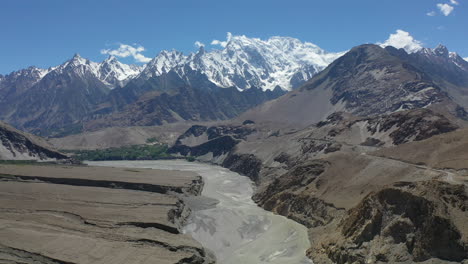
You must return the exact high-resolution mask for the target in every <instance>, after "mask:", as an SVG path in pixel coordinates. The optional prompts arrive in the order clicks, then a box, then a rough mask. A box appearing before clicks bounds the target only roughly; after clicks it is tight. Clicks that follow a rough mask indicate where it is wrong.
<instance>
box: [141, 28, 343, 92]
mask: <svg viewBox="0 0 468 264" xmlns="http://www.w3.org/2000/svg"><path fill="white" fill-rule="evenodd" d="M343 54H344V53H327V52H325V51H324V50H322V49H320V48H319V47H318V46H316V45H314V44H312V43H308V42H301V41H300V40H298V39H295V38H289V37H272V38H269V39H268V40H261V39H258V38H248V37H246V36H231V35H228V40H227V41H226V44H225V47H224V48H223V49H221V50H218V49H215V50H211V51H206V50H205V48H204V47H203V46H202V47H200V49H199V50H198V52H196V53H191V54H189V55H188V56H186V55H184V54H182V53H181V52H178V51H162V52H161V53H159V54H158V55H157V56H156V57H155V58H154V59H153V60H151V61H150V62H149V63H148V64H147V66H146V68H145V69H144V70H143V72H142V73H141V74H140V77H141V78H144V79H149V78H151V77H155V76H160V75H162V74H164V73H168V72H169V71H175V72H176V73H177V74H178V75H179V76H180V77H182V78H184V75H185V72H186V70H187V67H188V68H189V69H190V70H193V71H197V72H200V73H202V74H204V75H206V76H207V77H208V79H209V80H210V81H211V82H213V83H214V84H215V85H217V86H219V87H224V88H225V87H237V88H238V89H239V90H245V89H249V88H252V87H257V88H262V89H263V90H273V89H274V88H276V87H277V86H279V87H281V88H282V89H284V90H292V89H293V88H296V87H298V86H299V85H301V84H302V83H304V82H305V81H307V80H308V79H310V78H311V77H312V76H313V75H315V74H316V73H317V72H319V71H321V70H323V69H324V68H325V67H326V66H328V65H329V64H330V63H331V62H333V61H334V60H335V59H336V58H338V57H340V56H341V55H343Z"/></svg>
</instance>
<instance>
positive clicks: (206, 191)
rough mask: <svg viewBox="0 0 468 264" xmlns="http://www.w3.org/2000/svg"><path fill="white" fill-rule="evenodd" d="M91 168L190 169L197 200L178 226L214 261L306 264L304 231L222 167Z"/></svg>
mask: <svg viewBox="0 0 468 264" xmlns="http://www.w3.org/2000/svg"><path fill="white" fill-rule="evenodd" d="M89 164H90V165H95V166H112V167H130V168H154V169H165V170H182V171H193V172H196V173H198V174H199V175H201V176H202V177H203V180H204V182H205V186H204V188H203V191H202V197H198V198H197V197H195V198H193V199H186V202H187V204H188V206H189V207H190V208H191V209H192V214H191V216H190V218H189V220H188V223H187V225H186V226H185V227H184V230H183V231H184V232H185V233H187V234H190V235H191V236H192V237H193V238H194V239H196V240H197V241H199V242H200V243H201V244H202V245H203V246H204V247H205V248H207V249H209V250H210V251H212V252H213V253H214V254H215V256H216V258H217V263H221V264H230V263H245V264H248V263H252V264H260V263H278V264H279V263H281V264H283V263H288V264H303V263H304V264H305V263H312V261H311V260H309V259H308V258H306V257H305V251H306V250H307V248H309V247H310V242H309V239H308V236H307V228H306V227H305V226H303V225H300V224H298V223H296V222H294V221H292V220H289V219H287V218H285V217H283V216H279V215H275V214H273V213H271V212H268V211H265V210H264V209H262V208H261V207H259V206H257V205H256V204H255V203H254V201H253V200H252V199H251V197H252V194H253V188H252V186H253V184H252V181H251V180H250V179H249V178H247V177H245V176H241V175H239V174H237V173H235V172H231V171H229V170H227V169H225V168H222V167H219V166H214V165H208V164H204V163H197V162H187V161H181V160H165V161H105V162H89Z"/></svg>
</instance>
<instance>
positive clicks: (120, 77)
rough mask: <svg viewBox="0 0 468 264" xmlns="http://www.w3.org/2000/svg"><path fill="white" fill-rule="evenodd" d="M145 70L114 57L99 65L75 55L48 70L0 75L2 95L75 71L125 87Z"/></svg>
mask: <svg viewBox="0 0 468 264" xmlns="http://www.w3.org/2000/svg"><path fill="white" fill-rule="evenodd" d="M143 68H144V66H138V65H128V64H124V63H121V62H119V61H118V60H117V59H116V58H115V57H113V56H110V57H109V58H107V59H105V60H104V61H102V62H100V63H98V62H93V61H90V60H88V59H85V58H83V57H81V56H80V55H79V54H75V55H74V56H73V58H71V59H70V60H67V61H66V62H64V63H63V64H61V65H58V66H55V67H50V68H48V69H41V68H38V67H35V66H31V67H29V68H26V69H22V70H19V71H15V72H12V73H10V74H8V75H5V76H3V75H0V93H6V90H7V88H9V89H8V90H11V88H12V87H13V88H14V89H15V91H14V92H15V93H16V94H17V93H18V92H22V91H24V90H27V89H28V88H30V87H32V86H33V85H34V84H36V83H38V82H39V81H40V80H42V79H43V78H44V77H45V76H46V75H47V74H49V73H51V72H55V73H56V74H63V73H66V72H67V71H73V72H74V73H76V74H78V76H82V77H86V76H89V75H91V76H94V77H96V78H97V79H99V80H100V81H102V82H103V83H104V84H105V85H106V86H107V87H108V88H110V89H113V88H115V87H117V86H123V85H125V84H126V83H127V82H128V81H129V80H131V79H132V78H134V77H136V76H137V75H138V74H140V72H141V71H142V70H143ZM2 87H4V88H2ZM10 92H12V91H10Z"/></svg>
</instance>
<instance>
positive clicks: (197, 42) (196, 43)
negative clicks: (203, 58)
mask: <svg viewBox="0 0 468 264" xmlns="http://www.w3.org/2000/svg"><path fill="white" fill-rule="evenodd" d="M194 45H195V46H196V47H197V48H200V47H205V44H203V43H201V42H200V41H195V43H194Z"/></svg>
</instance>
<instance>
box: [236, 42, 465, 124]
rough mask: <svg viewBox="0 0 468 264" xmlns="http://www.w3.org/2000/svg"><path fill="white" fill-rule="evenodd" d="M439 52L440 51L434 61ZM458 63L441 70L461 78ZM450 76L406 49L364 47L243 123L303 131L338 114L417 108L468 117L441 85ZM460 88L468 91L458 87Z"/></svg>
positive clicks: (255, 111) (448, 63) (449, 63)
mask: <svg viewBox="0 0 468 264" xmlns="http://www.w3.org/2000/svg"><path fill="white" fill-rule="evenodd" d="M402 54H403V55H405V54H406V55H405V56H406V57H405V56H403V55H402ZM437 54H438V53H437V51H436V50H435V51H434V54H433V55H431V56H432V57H430V58H433V57H435V56H437ZM414 56H417V55H414ZM402 57H405V58H402ZM433 59H434V60H436V58H433ZM455 63H456V61H452V60H451V61H446V62H445V63H440V64H439V65H438V66H437V67H436V68H437V69H439V68H442V67H443V68H447V69H449V70H448V71H449V72H450V73H451V74H456V73H457V72H458V69H462V68H460V67H458V66H453V65H455ZM434 67H435V66H434ZM454 67H456V68H454ZM439 76H442V77H439ZM450 76H451V75H449V74H438V75H435V74H433V73H432V71H429V70H427V69H425V68H422V67H420V66H419V63H418V61H417V60H416V59H413V56H412V55H408V54H407V53H406V52H405V51H404V50H396V49H395V48H393V47H387V48H385V49H384V48H381V47H379V46H377V45H370V44H368V45H361V46H358V47H355V48H353V49H352V50H351V51H349V52H348V53H346V54H345V55H344V56H342V57H340V58H339V59H337V60H336V61H334V62H333V63H332V64H330V65H329V66H328V67H327V68H326V69H325V70H324V71H322V72H321V73H320V74H318V75H316V76H315V77H313V78H312V79H311V80H310V81H308V82H307V83H306V84H304V85H303V86H302V87H301V88H300V89H298V90H296V91H293V92H291V93H288V94H287V95H285V96H283V97H281V98H278V99H277V100H275V101H271V102H269V103H266V104H264V105H262V106H260V107H258V108H256V109H253V110H251V111H248V112H247V113H245V114H244V115H242V116H241V117H240V119H251V120H254V121H257V122H275V123H278V124H283V125H284V124H287V125H288V126H291V125H294V126H302V127H303V126H305V125H309V124H312V123H315V122H318V121H320V120H323V119H324V118H325V117H326V116H328V115H329V114H331V113H333V112H336V111H345V112H349V113H352V114H354V115H357V116H372V115H378V114H387V113H393V112H397V111H402V110H407V109H415V108H434V109H435V108H437V109H438V110H437V111H441V112H445V113H450V114H452V115H455V116H458V117H460V118H466V112H465V110H464V109H463V108H462V106H460V105H459V104H457V101H458V100H457V99H455V97H454V94H453V93H451V92H450V91H452V90H454V89H453V87H452V86H448V85H444V83H443V82H441V81H440V78H443V80H447V82H448V81H449V80H450V79H451V78H450ZM463 76H468V72H466V71H464V72H463ZM457 89H459V90H463V89H464V88H463V86H457Z"/></svg>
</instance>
